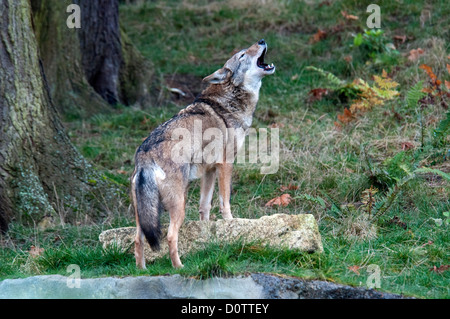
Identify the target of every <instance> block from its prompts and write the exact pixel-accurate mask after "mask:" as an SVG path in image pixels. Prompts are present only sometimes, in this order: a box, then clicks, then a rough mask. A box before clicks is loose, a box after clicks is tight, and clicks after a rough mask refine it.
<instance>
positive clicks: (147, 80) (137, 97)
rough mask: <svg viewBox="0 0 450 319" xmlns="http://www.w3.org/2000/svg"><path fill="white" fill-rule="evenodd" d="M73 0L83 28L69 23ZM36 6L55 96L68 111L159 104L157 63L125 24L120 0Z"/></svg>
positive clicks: (40, 1) (37, 0) (66, 0)
mask: <svg viewBox="0 0 450 319" xmlns="http://www.w3.org/2000/svg"><path fill="white" fill-rule="evenodd" d="M72 3H75V4H79V5H80V9H81V28H80V29H77V28H73V29H70V28H68V27H67V25H66V20H67V17H68V16H69V14H70V13H67V12H66V8H67V6H68V5H70V4H72ZM32 9H33V18H34V24H35V29H36V36H37V40H38V46H39V49H40V55H41V59H42V62H43V65H44V70H45V74H46V77H47V80H48V83H49V87H50V92H51V96H52V98H53V100H54V102H55V105H56V106H57V108H58V110H59V111H60V112H61V113H62V114H64V115H69V116H70V115H73V116H81V117H86V116H89V115H91V114H93V113H97V112H104V111H107V110H110V107H109V105H108V104H116V103H122V104H124V105H132V104H139V105H141V106H144V107H146V106H150V105H152V104H153V102H154V100H155V97H154V96H152V87H153V86H154V84H153V72H152V70H153V67H152V65H151V63H150V62H149V61H147V60H145V59H144V58H143V56H142V55H141V54H140V53H139V52H138V51H137V50H136V49H135V47H134V46H133V45H132V44H131V42H130V41H129V40H128V38H127V37H126V35H125V34H124V33H123V32H122V30H121V29H120V25H119V9H118V0H96V1H84V0H83V1H82V0H33V1H32ZM130 57H131V58H130Z"/></svg>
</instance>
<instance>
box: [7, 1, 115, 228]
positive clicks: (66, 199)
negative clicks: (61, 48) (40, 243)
mask: <svg viewBox="0 0 450 319" xmlns="http://www.w3.org/2000/svg"><path fill="white" fill-rule="evenodd" d="M0 21H2V23H1V24H0V127H1V130H0V228H1V229H2V230H3V231H5V230H6V229H7V225H8V223H9V222H10V221H11V220H12V219H17V220H19V221H32V222H33V221H34V222H36V221H38V220H39V219H40V218H42V217H43V216H44V215H55V216H57V217H59V218H65V219H67V221H70V220H71V219H73V218H74V217H75V215H76V214H75V213H76V212H80V211H83V213H86V214H88V213H93V212H95V211H96V209H98V208H99V207H100V205H101V204H99V201H98V200H97V199H98V198H99V197H104V199H105V202H108V201H110V200H112V198H113V197H114V196H113V195H112V193H113V190H111V191H110V190H109V189H110V188H109V185H107V184H108V183H107V182H105V181H104V179H102V177H101V176H99V174H98V173H97V172H96V171H95V170H93V169H92V168H91V166H90V164H89V163H87V162H86V161H85V159H84V158H83V157H82V156H81V155H80V154H79V153H78V151H77V150H76V149H75V147H74V146H73V145H72V144H71V142H70V141H69V139H68V137H67V135H66V134H65V132H64V128H63V126H62V124H61V122H60V120H59V117H58V112H57V110H56V108H55V106H54V104H53V103H52V100H51V97H50V94H49V88H48V86H47V83H46V80H45V76H44V72H43V67H42V63H40V61H39V56H38V44H37V41H36V37H35V33H34V30H33V26H32V22H31V21H32V20H31V7H30V3H29V1H28V0H0ZM89 210H91V211H89Z"/></svg>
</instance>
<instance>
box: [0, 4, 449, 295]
mask: <svg viewBox="0 0 450 319" xmlns="http://www.w3.org/2000/svg"><path fill="white" fill-rule="evenodd" d="M258 3H259V2H258ZM320 3H321V2H317V3H314V2H311V1H308V2H301V1H281V0H280V1H275V0H273V1H266V2H265V4H264V5H261V4H257V2H256V1H249V2H241V1H214V2H209V1H200V2H199V1H195V2H194V1H183V2H179V1H153V2H146V3H145V4H143V5H140V6H131V5H130V6H125V5H122V6H121V7H120V14H121V16H120V19H121V23H122V27H123V28H124V29H125V30H126V32H127V33H128V35H129V36H130V38H131V39H132V40H133V42H134V43H135V44H136V46H137V47H138V49H139V50H140V51H141V52H142V54H143V55H144V56H145V57H146V58H148V59H149V60H150V61H152V63H153V65H154V67H155V74H156V75H157V77H158V78H160V79H163V78H164V76H165V75H171V76H173V77H175V78H176V77H182V76H183V75H184V74H188V75H195V76H197V77H199V78H201V77H204V76H206V75H209V74H210V73H212V72H213V71H215V70H216V69H217V68H219V67H221V66H222V65H223V63H224V62H225V61H226V59H227V58H228V57H229V56H230V55H231V53H232V52H233V50H235V49H240V48H244V47H247V46H249V45H251V44H252V43H254V42H256V41H257V40H258V39H260V38H265V40H266V41H267V42H268V44H269V51H268V55H267V61H268V62H269V63H270V62H273V63H274V64H275V65H276V66H277V71H276V73H275V75H273V76H270V77H267V78H265V79H264V81H263V86H262V89H261V93H260V101H259V103H258V108H257V110H256V112H255V119H254V123H253V127H255V128H260V127H268V126H269V125H272V124H277V125H278V126H279V127H280V152H281V154H280V155H281V156H280V158H281V159H282V160H281V162H280V169H279V171H278V172H277V173H276V174H272V175H261V174H260V172H259V166H258V165H249V164H245V165H243V164H239V165H236V168H235V170H234V172H233V193H232V201H231V206H232V212H233V214H234V216H236V217H243V218H258V217H261V216H264V215H268V214H275V213H288V214H297V213H312V214H314V216H315V217H316V219H317V220H318V223H319V229H320V232H321V235H322V240H323V246H324V252H323V253H322V254H305V253H298V252H296V251H288V250H276V249H273V248H267V247H260V246H258V245H252V244H246V245H243V244H242V243H232V244H227V245H219V244H217V243H210V244H209V245H207V246H206V247H205V249H204V250H202V251H198V252H192V253H190V254H188V255H186V256H183V257H182V260H183V263H184V265H185V268H183V269H182V270H174V269H172V267H171V264H170V260H169V259H168V257H165V258H162V259H161V260H157V261H155V262H153V263H151V264H149V265H148V270H145V271H143V270H137V269H136V267H135V264H134V257H133V256H132V255H131V254H126V253H121V252H119V251H117V250H115V249H110V250H103V249H102V247H101V244H100V243H99V242H98V235H99V234H100V232H101V231H103V230H106V229H110V228H113V227H121V226H132V225H134V216H133V213H132V212H130V211H124V208H121V210H119V209H118V208H114V207H112V208H111V212H110V215H109V216H108V217H107V218H106V219H105V221H104V222H103V223H101V224H99V225H96V224H93V223H92V222H91V221H89V220H83V219H82V217H79V219H80V221H79V225H68V224H65V225H64V226H61V225H59V222H58V221H59V219H58V216H55V217H54V220H55V225H54V226H53V227H52V228H49V229H47V230H45V231H39V230H38V228H37V226H36V227H35V226H31V227H26V226H21V225H18V224H13V225H12V228H11V230H10V231H9V232H8V234H6V235H5V236H3V237H2V238H1V241H0V242H1V243H2V246H3V248H2V249H1V250H0V278H16V277H23V276H29V275H36V274H53V273H58V274H63V275H67V272H66V269H67V266H68V265H70V264H78V265H80V267H81V271H82V277H100V276H111V275H113V276H130V275H131V276H137V275H161V274H167V273H169V274H173V273H179V274H182V275H185V276H196V277H198V278H207V277H210V276H213V275H219V276H229V275H232V274H243V273H248V272H268V273H277V274H286V275H292V276H299V277H303V278H317V279H325V280H331V281H335V282H339V283H344V284H350V285H354V286H360V285H361V286H366V281H367V279H368V277H369V272H368V266H369V265H372V264H375V265H378V266H379V267H380V271H381V290H383V291H389V292H394V293H404V294H406V295H412V296H417V297H422V298H448V297H449V295H450V291H449V287H450V271H448V270H447V271H444V272H442V273H437V272H434V271H431V270H430V269H433V267H435V266H436V267H440V266H444V265H449V264H450V258H449V251H448V245H449V226H448V225H445V224H442V225H440V226H439V225H438V224H437V223H436V222H435V220H436V219H443V220H444V219H445V217H444V215H443V213H444V212H446V211H450V201H449V197H450V183H449V182H448V181H446V180H445V179H443V178H442V177H439V176H437V175H433V174H416V175H417V176H416V177H415V178H413V179H411V180H410V181H409V182H408V183H407V184H405V185H403V186H402V187H401V189H400V191H399V192H398V193H396V196H395V197H393V201H392V204H391V205H390V206H389V208H388V209H387V210H386V212H385V213H384V214H383V215H382V216H381V217H379V218H377V219H375V220H373V221H372V222H370V223H369V224H368V225H369V226H370V225H374V226H375V227H376V228H377V236H376V238H370V239H368V238H362V237H358V236H353V237H352V236H348V232H347V230H348V227H350V226H351V223H350V222H348V221H351V220H352V218H353V217H355V216H357V215H358V214H363V213H364V210H363V208H361V207H363V206H360V205H361V202H362V197H363V191H364V190H366V189H368V188H370V186H374V187H377V188H378V190H379V191H378V193H377V195H376V196H377V197H376V203H377V204H379V205H381V204H382V203H383V201H386V200H387V199H388V196H389V195H388V194H389V190H390V189H391V190H392V189H393V188H394V187H395V185H396V183H398V180H400V179H401V178H404V177H405V176H407V175H408V171H413V170H414V169H415V168H417V167H422V166H427V165H428V166H429V165H431V164H432V163H437V164H436V165H434V166H433V167H434V168H437V169H440V170H442V171H445V172H447V173H449V162H448V157H447V159H446V160H445V159H444V157H443V154H445V152H446V151H448V145H449V140H448V137H447V138H446V139H445V138H444V143H439V145H437V143H435V141H434V137H433V132H434V130H435V129H436V127H438V125H439V123H440V122H441V121H442V120H443V119H444V118H445V117H446V110H445V109H443V108H442V107H440V106H439V105H437V103H436V105H434V104H433V105H428V106H426V107H424V108H423V109H421V108H420V107H418V106H414V105H413V106H412V107H411V106H409V107H408V101H407V99H406V97H407V92H408V91H409V90H410V89H411V88H412V87H413V86H414V85H416V84H417V82H419V81H423V82H424V83H427V81H428V78H427V76H426V74H425V72H424V71H423V70H420V69H419V68H418V66H419V65H420V64H422V63H426V64H427V65H430V66H431V67H432V68H433V71H434V72H435V73H436V74H437V75H438V78H439V79H441V80H448V81H449V80H450V74H448V73H447V71H446V69H445V65H446V63H450V60H448V58H447V56H449V55H450V48H449V45H448V42H446V41H445V39H448V38H449V37H450V34H449V32H450V31H449V29H448V28H447V27H446V26H447V25H446V23H447V22H446V21H447V19H448V16H449V15H450V6H449V5H448V4H447V1H445V0H442V1H434V2H433V4H425V3H424V2H423V1H403V3H399V2H395V1H394V2H392V1H382V2H380V6H381V8H382V28H383V30H384V40H385V41H386V42H393V43H394V44H395V46H396V50H397V51H398V54H395V55H390V54H375V56H374V57H370V56H369V55H367V54H366V53H367V52H360V51H359V50H360V49H361V48H355V47H352V46H351V44H352V43H353V35H354V34H357V33H362V32H363V31H364V29H365V25H364V24H365V20H366V17H367V15H368V14H367V13H366V7H367V5H368V4H370V1H349V0H342V1H330V5H327V4H322V5H320ZM341 10H345V11H347V12H348V13H349V14H353V15H357V16H359V20H356V21H350V22H347V21H345V19H344V18H343V17H342V15H341ZM423 10H428V11H429V12H430V15H431V19H430V20H427V21H425V23H424V25H423V27H422V26H421V23H420V16H421V13H422V12H423ZM318 28H320V29H322V30H325V31H326V32H327V37H326V38H325V39H324V40H322V41H319V42H317V43H311V42H310V38H311V37H312V36H313V35H314V34H315V33H316V32H317V30H318ZM395 35H406V36H407V41H406V42H405V43H401V42H400V41H395V40H394V39H393V38H394V36H395ZM418 47H421V48H422V49H424V51H425V54H424V55H423V56H422V57H420V58H419V60H417V61H413V62H411V61H408V60H407V58H406V56H407V55H408V53H409V51H410V50H411V49H413V48H418ZM348 56H351V57H352V60H351V61H350V62H348V61H346V60H345V59H344V58H345V57H348ZM309 65H312V66H315V67H318V68H321V69H323V70H326V71H329V72H332V73H333V74H334V75H336V76H337V77H338V78H340V79H342V80H345V81H347V82H349V83H351V82H352V81H353V80H354V79H356V78H362V79H364V80H366V81H372V76H373V75H380V74H381V72H382V70H383V69H385V70H386V71H387V72H389V75H390V76H391V77H392V78H393V79H394V80H395V81H396V82H398V83H399V87H398V88H397V89H398V90H399V92H400V96H399V97H397V98H395V99H394V100H392V101H389V102H387V103H386V104H385V105H383V106H378V107H375V108H374V109H372V110H371V111H369V112H367V113H365V114H364V115H363V116H361V117H359V118H358V120H357V121H355V122H353V123H350V124H349V125H346V126H344V127H343V128H342V130H340V131H339V130H336V128H335V126H334V122H335V121H336V120H337V114H340V113H342V111H343V109H344V107H349V105H350V101H349V100H348V99H345V98H344V97H342V96H339V95H337V94H331V95H330V96H327V97H326V98H323V99H322V100H320V101H310V100H309V95H308V92H309V91H310V90H311V89H314V88H320V87H323V86H325V85H326V80H325V79H324V78H323V77H321V76H320V75H319V74H318V73H317V72H313V71H309V70H307V69H306V67H307V66H309ZM161 87H164V85H161ZM166 93H167V92H165V94H166ZM164 96H166V97H167V100H166V101H165V103H163V104H164V105H163V106H159V107H154V108H150V109H145V110H141V109H139V108H138V107H130V108H127V107H124V106H123V107H118V108H117V110H115V111H114V112H112V113H110V114H100V115H97V116H95V117H93V118H90V119H85V120H76V121H72V122H69V123H67V127H68V132H69V136H70V137H71V139H72V141H73V142H74V144H75V145H76V146H77V147H78V149H79V150H80V152H81V153H82V154H83V155H84V156H85V157H86V158H87V159H88V160H90V161H91V162H92V163H94V164H95V165H96V166H97V167H98V168H99V169H100V170H103V171H104V174H105V175H106V176H107V177H108V178H110V179H112V180H114V181H115V182H116V183H118V184H119V185H122V186H123V188H124V189H126V188H127V187H128V186H129V180H128V178H129V176H130V175H131V173H132V171H133V168H134V167H133V155H134V151H135V149H136V147H137V146H138V145H139V144H140V143H141V142H142V139H143V138H145V137H146V136H147V135H148V133H149V132H150V131H151V130H152V129H154V128H155V127H156V126H157V125H159V124H161V123H163V122H164V121H165V120H167V119H169V118H170V117H171V116H172V115H173V114H175V113H176V112H177V111H178V110H179V109H180V107H181V106H179V105H175V104H174V103H173V102H171V100H170V95H169V93H167V94H166V95H164ZM392 110H394V111H395V112H397V113H398V114H400V115H401V117H402V118H401V119H400V120H399V119H398V118H396V116H395V113H394V112H393V111H392ZM422 141H423V147H421V146H422ZM445 141H446V142H445ZM405 142H409V143H412V144H413V145H414V148H413V149H411V150H406V151H403V150H402V148H403V146H402V145H404V144H402V143H405ZM446 143H447V144H446ZM290 183H292V184H295V185H298V186H299V187H298V189H296V190H288V191H285V192H288V193H290V194H291V196H292V197H293V198H294V199H293V201H292V202H291V203H290V204H289V205H288V206H287V207H282V208H277V207H275V208H266V207H265V206H264V205H265V203H266V202H267V201H269V200H270V199H272V198H274V197H276V196H280V195H281V194H283V193H284V192H283V191H281V190H280V187H281V186H282V185H284V186H287V185H289V184H290ZM198 186H199V182H198V181H195V182H193V183H192V187H191V188H190V191H189V198H188V202H187V208H186V213H187V214H186V219H187V220H197V219H198V211H197V209H198V200H199V189H198ZM125 193H126V192H125ZM312 197H316V198H317V197H321V198H322V199H323V200H324V202H325V205H321V204H320V203H319V202H318V201H313V200H308V198H312ZM123 201H124V203H129V199H128V198H127V197H124V199H123ZM125 206H126V205H125ZM217 207H218V199H216V198H215V197H214V199H213V209H212V212H211V213H212V214H213V215H215V218H220V216H219V215H220V214H219V211H218V208H217ZM351 207H355V208H351ZM125 210H126V209H125ZM339 214H344V215H345V214H347V215H345V216H339ZM352 214H354V215H355V216H353V215H352ZM394 217H397V220H400V221H401V222H402V223H404V224H405V225H406V226H407V228H406V229H404V228H403V227H401V226H400V225H399V224H396V223H394V222H393V220H395V219H394ZM333 218H334V219H333ZM163 220H164V221H167V220H168V217H167V214H165V215H164V216H163ZM37 222H38V221H36V223H37ZM32 245H34V246H39V247H41V248H44V252H43V253H42V255H40V256H39V257H37V258H36V259H33V258H31V257H30V254H29V250H30V248H31V246H32ZM353 266H358V267H359V275H358V274H357V273H355V272H353V271H351V270H349V267H353Z"/></svg>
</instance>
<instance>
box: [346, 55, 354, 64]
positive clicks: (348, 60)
mask: <svg viewBox="0 0 450 319" xmlns="http://www.w3.org/2000/svg"><path fill="white" fill-rule="evenodd" d="M344 60H345V62H347V63H350V62H352V61H353V56H351V55H346V56H345V57H344Z"/></svg>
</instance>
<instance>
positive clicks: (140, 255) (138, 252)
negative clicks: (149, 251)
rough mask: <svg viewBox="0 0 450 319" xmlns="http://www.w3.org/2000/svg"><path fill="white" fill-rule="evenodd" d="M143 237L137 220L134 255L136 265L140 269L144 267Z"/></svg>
mask: <svg viewBox="0 0 450 319" xmlns="http://www.w3.org/2000/svg"><path fill="white" fill-rule="evenodd" d="M144 239H145V237H144V233H143V232H142V230H141V227H140V226H139V222H138V223H137V227H136V237H135V239H134V257H135V258H136V266H137V267H138V268H141V269H145V257H144V244H145V241H144Z"/></svg>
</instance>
